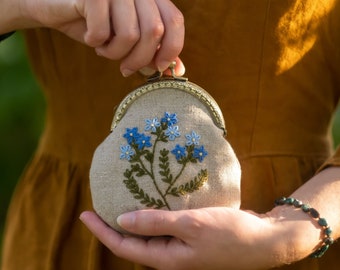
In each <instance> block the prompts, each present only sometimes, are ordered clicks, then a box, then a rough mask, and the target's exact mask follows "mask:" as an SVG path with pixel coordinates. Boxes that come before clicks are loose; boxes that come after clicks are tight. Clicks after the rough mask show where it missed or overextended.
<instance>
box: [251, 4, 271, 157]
mask: <svg viewBox="0 0 340 270" xmlns="http://www.w3.org/2000/svg"><path fill="white" fill-rule="evenodd" d="M270 4H271V0H268V3H267V10H266V16H265V20H264V25H263V28H264V30H263V36H262V46H261V60H260V67H259V74H258V83H257V98H256V110H255V116H254V122H253V128H252V132H251V137H250V146H249V148H250V153H251V152H252V151H253V147H254V137H255V129H256V123H257V120H258V107H259V104H260V96H261V90H262V87H261V85H262V78H263V77H262V73H263V62H264V41H265V39H266V36H267V35H266V34H267V28H268V17H269V10H270Z"/></svg>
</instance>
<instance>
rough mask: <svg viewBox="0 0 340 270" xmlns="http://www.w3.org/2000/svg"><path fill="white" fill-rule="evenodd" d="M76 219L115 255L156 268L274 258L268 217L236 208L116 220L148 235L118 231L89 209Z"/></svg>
mask: <svg viewBox="0 0 340 270" xmlns="http://www.w3.org/2000/svg"><path fill="white" fill-rule="evenodd" d="M80 219H81V220H82V222H83V223H84V224H85V225H86V226H87V227H88V228H89V230H90V231H91V232H92V233H93V234H94V235H96V237H97V238H98V239H99V240H100V241H101V242H102V243H103V244H104V245H106V246H107V247H108V248H109V249H110V250H111V251H112V252H113V253H114V254H115V255H117V256H119V257H122V258H125V259H127V260H130V261H133V262H136V263H140V264H143V265H147V266H150V267H153V268H156V269H164V270H165V269H166V270H171V269H176V270H181V269H186V270H188V269H263V268H269V267H272V266H276V264H277V261H278V256H277V252H276V250H277V249H273V246H275V245H276V246H277V242H279V241H274V242H275V245H273V240H274V239H277V236H276V233H275V230H274V225H273V223H272V222H271V220H270V218H267V217H266V216H262V217H260V216H258V215H255V214H252V213H250V212H245V211H241V210H235V209H229V208H217V207H215V208H203V209H197V210H184V211H171V212H170V211H162V210H141V211H136V212H131V213H127V214H124V215H122V216H120V217H119V218H118V222H119V224H120V225H121V226H122V227H123V228H124V229H125V230H127V231H129V232H131V233H133V234H137V235H143V236H147V237H138V236H136V237H134V236H131V235H128V236H127V235H121V234H119V233H117V232H116V231H114V230H112V229H111V228H110V227H109V226H108V225H106V224H105V223H104V222H103V221H102V220H101V219H100V218H99V217H98V216H97V215H96V214H95V213H93V212H88V211H86V212H83V213H82V214H81V216H80ZM279 249H280V248H279Z"/></svg>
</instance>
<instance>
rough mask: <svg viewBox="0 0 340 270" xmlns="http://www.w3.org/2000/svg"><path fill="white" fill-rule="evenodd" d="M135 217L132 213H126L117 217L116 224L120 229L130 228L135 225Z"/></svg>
mask: <svg viewBox="0 0 340 270" xmlns="http://www.w3.org/2000/svg"><path fill="white" fill-rule="evenodd" d="M135 221H136V215H135V214H134V213H126V214H122V215H120V216H118V217H117V223H118V225H119V226H121V227H122V228H125V229H127V228H131V227H133V225H134V224H135Z"/></svg>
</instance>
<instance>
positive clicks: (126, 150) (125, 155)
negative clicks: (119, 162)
mask: <svg viewBox="0 0 340 270" xmlns="http://www.w3.org/2000/svg"><path fill="white" fill-rule="evenodd" d="M120 152H121V153H120V159H127V160H130V159H131V157H132V156H133V155H134V154H135V151H134V150H133V149H132V148H131V146H130V145H121V146H120Z"/></svg>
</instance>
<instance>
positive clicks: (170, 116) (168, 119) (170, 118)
mask: <svg viewBox="0 0 340 270" xmlns="http://www.w3.org/2000/svg"><path fill="white" fill-rule="evenodd" d="M161 122H162V123H167V124H168V126H169V127H170V126H173V125H175V124H177V122H178V120H177V114H175V113H168V112H165V113H164V117H163V118H162V119H161Z"/></svg>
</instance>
